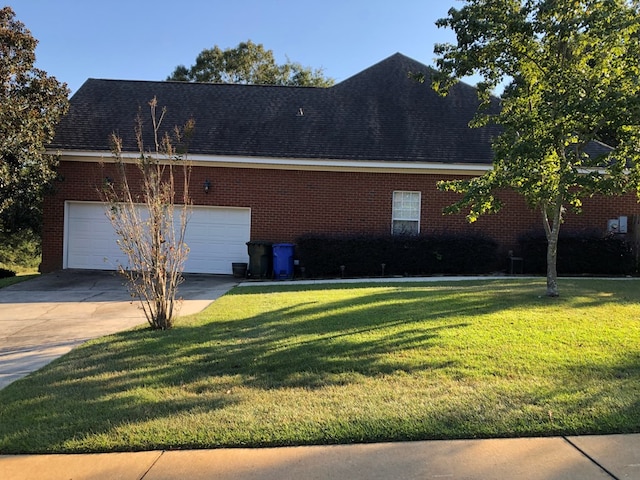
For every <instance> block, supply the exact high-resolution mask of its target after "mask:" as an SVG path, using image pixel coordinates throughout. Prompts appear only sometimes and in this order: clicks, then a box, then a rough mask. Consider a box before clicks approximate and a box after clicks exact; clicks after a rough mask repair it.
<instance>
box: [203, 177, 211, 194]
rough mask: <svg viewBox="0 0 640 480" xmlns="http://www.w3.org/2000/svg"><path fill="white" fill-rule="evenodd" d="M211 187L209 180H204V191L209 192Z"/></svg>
mask: <svg viewBox="0 0 640 480" xmlns="http://www.w3.org/2000/svg"><path fill="white" fill-rule="evenodd" d="M210 189H211V182H210V181H209V180H205V181H204V193H209V190H210Z"/></svg>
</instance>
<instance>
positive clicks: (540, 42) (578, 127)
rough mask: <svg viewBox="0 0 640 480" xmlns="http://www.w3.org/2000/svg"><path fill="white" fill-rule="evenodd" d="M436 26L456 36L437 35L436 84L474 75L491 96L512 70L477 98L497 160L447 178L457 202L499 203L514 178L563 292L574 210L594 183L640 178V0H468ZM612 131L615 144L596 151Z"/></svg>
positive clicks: (478, 122) (616, 184)
mask: <svg viewBox="0 0 640 480" xmlns="http://www.w3.org/2000/svg"><path fill="white" fill-rule="evenodd" d="M437 25H438V26H439V27H450V28H452V29H453V30H454V31H455V33H456V36H457V44H441V45H436V47H435V53H436V54H437V55H438V58H437V65H438V67H439V70H440V72H441V73H440V74H439V75H436V77H435V79H434V82H433V86H434V88H435V89H436V90H438V91H440V92H443V93H444V94H446V92H447V91H448V89H449V88H450V87H451V85H453V84H454V83H455V81H457V80H458V79H460V78H462V77H465V76H468V75H472V74H476V75H480V76H481V78H482V82H481V83H480V84H479V85H478V93H479V95H480V98H481V99H482V100H483V106H487V105H488V104H489V103H490V102H491V95H490V93H491V91H492V90H493V89H495V88H496V86H497V85H499V84H500V83H501V82H503V81H509V80H511V84H510V85H509V87H508V88H507V89H506V91H505V93H504V95H503V96H502V98H501V101H500V103H501V106H500V107H501V108H500V109H499V110H497V111H494V112H493V113H491V111H490V110H483V109H480V110H479V111H478V115H477V116H476V119H475V120H474V122H472V125H473V126H483V125H486V124H488V123H489V122H495V123H496V124H497V125H499V126H501V128H502V134H501V135H500V136H499V137H498V138H496V139H494V141H493V151H494V160H493V169H492V170H491V171H489V172H487V173H486V174H484V175H482V176H481V177H475V178H473V179H470V180H456V181H445V182H440V183H439V188H440V189H442V190H449V191H454V192H457V193H460V194H461V195H462V196H461V198H460V200H459V201H458V202H456V203H455V204H454V205H452V206H450V207H449V208H448V209H447V211H448V212H460V211H463V210H464V211H466V212H467V213H468V215H467V218H468V220H469V221H472V222H473V221H475V220H476V219H477V218H478V216H479V215H482V214H485V213H492V212H496V211H498V210H499V209H500V207H501V206H502V204H501V202H500V199H499V192H500V191H501V190H502V189H513V190H515V191H517V192H519V193H520V194H522V195H523V196H524V198H525V199H526V201H527V202H528V204H529V205H530V206H531V207H532V208H535V209H537V210H539V211H540V214H541V216H542V220H543V226H544V230H545V233H546V237H547V241H548V249H547V295H549V296H557V295H558V285H557V271H556V258H557V248H558V234H559V231H560V226H561V224H562V222H563V216H564V215H565V210H566V209H567V208H568V207H572V208H573V209H574V210H576V211H579V210H580V207H581V204H582V200H583V199H585V198H588V197H590V196H593V195H594V194H619V193H623V192H626V191H628V190H630V189H633V188H635V187H634V185H638V182H637V180H638V178H639V177H638V173H639V171H640V169H639V164H640V128H639V124H640V62H639V60H638V59H639V58H640V2H639V1H638V0H633V1H631V0H571V1H569V0H565V1H558V0H467V1H466V2H465V5H464V6H463V7H462V8H461V9H459V10H457V9H455V8H452V9H451V10H449V14H448V17H446V18H443V19H440V20H438V22H437ZM603 133H606V134H607V135H610V136H613V137H614V138H616V140H617V145H616V149H615V151H614V152H613V153H611V154H608V155H599V156H598V155H594V154H592V155H589V154H588V152H589V146H590V145H592V142H593V141H594V140H597V139H598V138H599V135H601V134H603ZM638 192H639V193H640V190H638Z"/></svg>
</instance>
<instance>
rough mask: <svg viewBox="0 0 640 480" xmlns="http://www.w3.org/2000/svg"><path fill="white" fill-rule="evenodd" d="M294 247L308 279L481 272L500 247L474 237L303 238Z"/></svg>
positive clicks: (489, 266)
mask: <svg viewBox="0 0 640 480" xmlns="http://www.w3.org/2000/svg"><path fill="white" fill-rule="evenodd" d="M296 246H297V256H298V259H299V260H300V266H301V267H304V269H305V276H310V277H337V276H341V275H344V276H346V277H360V276H381V275H404V276H412V275H431V274H454V275H455V274H479V273H489V272H491V271H494V270H495V269H496V268H497V265H498V255H497V251H498V244H497V243H496V242H495V241H494V240H493V239H490V238H487V237H484V236H481V235H476V234H432V235H420V236H391V235H388V236H371V235H359V236H351V237H336V236H322V235H306V236H303V237H300V238H298V239H297V241H296ZM382 264H384V268H383V266H382ZM341 266H344V272H343V271H342V269H341Z"/></svg>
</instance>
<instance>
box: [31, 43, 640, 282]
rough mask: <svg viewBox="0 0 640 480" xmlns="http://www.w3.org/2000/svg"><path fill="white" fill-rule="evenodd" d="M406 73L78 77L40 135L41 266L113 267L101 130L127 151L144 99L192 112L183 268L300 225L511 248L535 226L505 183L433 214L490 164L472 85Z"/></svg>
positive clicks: (590, 206)
mask: <svg viewBox="0 0 640 480" xmlns="http://www.w3.org/2000/svg"><path fill="white" fill-rule="evenodd" d="M409 72H414V73H417V72H424V73H425V74H426V75H427V77H428V75H429V72H430V70H429V68H428V67H426V66H425V65H423V64H420V63H418V62H416V61H414V60H412V59H410V58H408V57H405V56H403V55H401V54H395V55H393V56H391V57H389V58H387V59H385V60H383V61H381V62H380V63H378V64H376V65H373V66H372V67H370V68H368V69H366V70H364V71H362V72H360V73H358V74H356V75H354V76H353V77H350V78H348V79H347V80H344V81H343V82H340V83H338V84H337V85H335V86H333V87H330V88H326V89H322V88H310V87H279V86H258V85H228V84H197V83H181V82H150V81H121V80H94V79H89V80H87V81H86V82H85V84H84V85H83V86H82V87H81V88H80V89H79V90H78V92H77V93H76V94H75V95H74V96H73V97H72V98H71V108H70V112H69V114H68V115H67V116H66V117H65V118H64V119H63V121H62V122H61V124H60V125H59V128H58V131H57V135H56V138H55V139H54V141H53V143H52V144H51V145H50V151H51V152H52V153H59V154H60V155H61V162H60V166H59V173H60V181H59V182H58V183H57V185H56V188H55V191H54V193H52V194H51V195H49V196H47V198H46V200H45V205H44V227H43V260H42V266H41V269H42V271H52V270H56V269H60V268H92V269H96V268H97V269H113V268H114V266H115V262H117V261H118V260H120V259H121V254H120V253H119V250H118V248H117V246H116V245H115V238H114V236H113V233H112V231H111V226H110V224H109V223H108V221H107V220H106V218H105V216H104V209H103V206H102V205H101V204H100V195H99V193H98V188H99V186H100V185H101V184H102V182H103V181H104V179H105V178H106V176H108V175H109V174H110V172H112V168H113V166H112V165H110V162H111V163H112V160H111V159H112V157H111V154H110V150H109V143H108V139H109V135H110V134H111V133H112V132H117V133H118V134H119V135H121V136H122V137H123V139H124V142H125V143H124V147H125V150H127V151H130V152H132V155H134V156H135V154H136V153H137V147H136V144H135V138H134V130H133V127H134V120H135V117H136V115H137V114H138V112H139V111H141V113H142V115H143V118H148V115H147V112H148V107H147V104H148V102H149V100H150V99H152V98H153V97H156V98H157V100H158V105H159V106H166V108H167V114H166V117H165V119H164V122H163V125H165V126H166V127H167V128H173V126H175V125H182V124H184V123H185V121H187V120H188V119H190V118H193V119H194V120H195V123H196V128H195V135H194V137H193V138H192V140H191V143H190V146H189V155H188V158H189V160H190V161H191V163H192V165H193V169H192V174H191V194H192V197H193V201H194V211H193V217H192V219H191V222H190V224H189V232H188V238H187V243H188V244H189V246H190V248H191V254H190V257H189V260H188V262H187V265H186V271H189V272H206V273H221V274H228V273H231V263H232V262H247V261H248V254H247V247H246V242H248V241H270V242H295V240H296V238H298V237H299V236H301V235H304V234H310V233H318V234H320V233H332V234H349V233H372V234H389V233H400V232H407V231H408V232H414V233H429V232H452V231H463V230H470V231H481V232H483V233H485V234H486V235H488V236H490V237H493V238H494V239H495V240H496V241H497V242H498V243H499V244H500V245H501V247H502V249H503V250H504V252H506V251H507V250H514V249H516V248H517V237H518V235H520V234H521V233H523V232H527V231H531V230H534V229H537V230H541V228H542V227H541V225H542V224H541V219H540V215H539V213H538V212H536V211H532V210H530V209H529V208H527V206H526V205H525V203H524V201H523V199H522V198H520V197H519V196H517V195H515V194H513V193H505V197H506V198H504V200H505V203H506V207H505V208H504V209H503V210H502V211H501V212H500V213H499V214H497V215H490V216H485V217H482V218H481V219H480V220H479V221H478V222H476V223H474V224H472V225H469V224H467V223H466V221H465V219H464V216H463V215H443V214H442V209H443V207H445V206H446V205H449V204H450V203H452V202H453V201H454V199H455V198H456V197H455V196H453V195H452V194H450V193H445V192H440V191H438V190H437V189H436V182H437V181H438V180H441V179H454V178H462V177H464V176H472V175H481V174H482V173H483V172H485V171H486V170H487V169H489V168H490V166H491V159H492V153H491V148H490V141H491V138H492V137H493V136H495V135H496V134H497V130H496V129H495V127H486V128H481V129H470V128H469V127H468V123H469V121H470V120H471V118H472V117H473V115H474V113H475V111H476V107H477V104H478V102H477V98H476V91H475V89H474V88H473V87H471V86H468V85H465V84H458V85H457V86H455V87H454V88H453V89H452V91H451V92H450V94H449V95H448V96H447V97H444V98H443V97H440V96H438V95H437V94H436V93H435V92H433V91H432V90H431V89H430V88H429V86H428V85H426V84H420V83H418V82H416V81H414V80H413V79H411V78H409V75H408V73H409ZM148 130H150V129H148ZM205 186H208V188H205ZM205 190H206V191H205ZM637 213H639V207H638V204H637V202H636V199H635V197H633V196H631V195H629V196H624V197H597V198H594V199H590V200H587V201H585V204H584V208H583V213H582V214H581V215H573V214H569V215H568V216H567V219H566V222H565V226H564V227H563V228H565V229H581V228H587V227H589V228H597V229H602V230H603V231H606V228H607V225H608V221H609V220H610V219H614V218H618V217H620V216H629V217H630V216H631V215H635V214H637ZM505 255H506V253H505Z"/></svg>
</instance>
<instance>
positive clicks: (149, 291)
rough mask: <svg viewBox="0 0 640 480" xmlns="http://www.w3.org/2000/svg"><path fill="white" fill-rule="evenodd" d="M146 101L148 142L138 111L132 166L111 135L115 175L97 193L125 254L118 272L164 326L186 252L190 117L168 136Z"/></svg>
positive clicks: (152, 319)
mask: <svg viewBox="0 0 640 480" xmlns="http://www.w3.org/2000/svg"><path fill="white" fill-rule="evenodd" d="M149 106H150V108H151V120H152V125H153V146H152V147H151V149H147V148H146V147H145V144H144V135H143V121H142V117H141V116H140V115H139V116H138V118H137V123H136V139H137V143H138V150H139V152H138V156H137V161H135V167H137V168H135V167H134V169H129V167H132V165H130V164H129V162H130V158H129V156H127V155H125V154H124V152H123V147H122V145H123V144H122V139H121V138H120V137H119V136H117V135H116V134H113V135H112V137H111V141H112V151H113V155H114V158H115V165H116V171H117V178H116V179H111V178H109V180H108V181H106V182H105V184H104V186H103V188H102V194H103V198H104V200H105V202H106V215H107V218H108V219H109V221H110V222H111V224H112V226H113V228H114V229H115V232H116V235H117V237H118V240H117V241H118V245H119V246H120V249H121V250H122V252H123V253H124V254H125V255H126V257H127V259H128V264H127V265H118V271H119V272H120V273H121V274H122V275H123V276H124V277H125V278H126V279H127V281H128V286H129V290H130V292H131V295H132V296H134V297H137V298H138V299H139V300H140V302H141V304H142V309H143V310H144V313H145V316H146V318H147V321H148V322H149V325H150V326H151V328H153V329H157V330H167V329H169V328H171V327H172V326H173V320H174V315H175V313H176V312H177V308H176V303H177V292H178V286H179V285H180V284H181V283H182V282H183V281H184V278H183V276H182V271H183V269H184V263H185V261H186V259H187V256H188V254H189V247H188V246H187V245H186V243H185V241H184V240H185V233H186V229H187V223H188V219H189V212H190V208H191V201H190V198H189V177H190V166H189V163H188V162H187V161H186V160H185V158H184V155H185V153H186V147H185V145H186V143H185V142H186V141H187V140H188V138H189V137H190V135H191V133H192V132H193V129H194V122H193V121H190V122H187V124H186V125H185V126H184V127H183V128H177V127H176V128H175V129H174V131H173V135H169V133H164V134H162V135H161V133H160V132H161V125H162V120H163V118H164V114H165V110H164V109H163V110H162V112H161V114H160V115H159V116H158V114H157V112H156V109H157V99H155V98H154V99H153V100H151V102H149ZM179 172H181V174H178V173H179ZM134 179H135V180H138V179H139V180H140V181H139V182H137V181H135V180H134ZM180 183H181V185H180ZM177 200H178V202H177Z"/></svg>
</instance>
